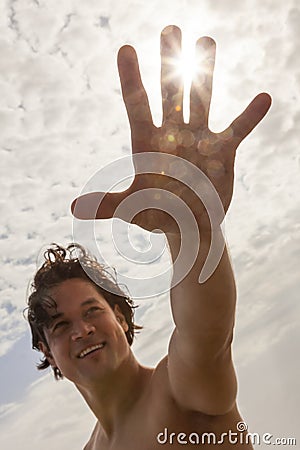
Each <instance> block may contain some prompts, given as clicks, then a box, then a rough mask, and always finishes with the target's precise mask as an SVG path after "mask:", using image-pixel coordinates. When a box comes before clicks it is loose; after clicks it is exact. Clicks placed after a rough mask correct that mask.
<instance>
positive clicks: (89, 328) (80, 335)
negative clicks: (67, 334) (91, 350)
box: [71, 320, 95, 341]
mask: <svg viewBox="0 0 300 450" xmlns="http://www.w3.org/2000/svg"><path fill="white" fill-rule="evenodd" d="M94 333H95V327H94V325H93V324H91V323H90V322H88V321H85V320H79V321H77V322H76V323H74V325H73V328H72V332H71V338H72V340H73V341H77V340H78V339H84V338H86V337H88V336H91V335H92V334H94Z"/></svg>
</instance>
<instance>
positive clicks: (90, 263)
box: [26, 244, 142, 380]
mask: <svg viewBox="0 0 300 450" xmlns="http://www.w3.org/2000/svg"><path fill="white" fill-rule="evenodd" d="M44 258H45V262H44V263H43V265H42V266H41V268H40V269H39V270H38V271H37V273H36V274H35V277H34V280H33V282H32V284H31V290H32V292H31V294H30V295H29V298H28V302H27V304H28V307H27V308H26V310H27V320H28V322H29V325H30V329H31V334H32V348H33V349H35V350H38V351H40V348H39V342H43V343H44V344H45V345H46V347H47V348H48V349H49V345H48V342H47V339H46V336H45V333H44V328H45V327H47V326H48V325H49V323H50V320H51V315H50V314H49V312H48V311H47V310H49V308H57V305H56V302H55V300H54V299H53V298H52V297H51V296H50V290H51V289H52V288H53V287H54V286H57V285H59V284H60V283H62V282H63V281H65V280H69V279H71V278H81V279H83V280H85V281H88V282H89V283H91V284H92V285H93V286H94V287H95V289H96V290H97V291H98V292H99V293H100V294H101V295H102V296H103V297H104V298H105V300H106V301H107V302H108V304H109V305H110V307H111V308H112V309H113V307H114V306H115V305H118V306H119V308H120V309H121V311H122V313H123V314H124V317H125V319H126V322H127V324H128V331H126V333H125V334H126V338H127V341H128V343H129V345H131V344H132V342H133V337H134V333H135V330H139V329H141V328H142V327H140V326H138V325H136V324H135V323H134V321H133V319H134V308H135V306H134V304H133V302H132V300H131V299H130V298H129V296H128V295H126V294H125V293H124V292H123V291H122V289H121V288H120V286H119V285H118V283H117V281H116V278H115V276H113V275H112V274H111V273H110V272H109V271H108V269H107V268H105V267H104V266H103V265H102V264H100V263H99V262H98V261H97V260H96V258H94V257H92V256H91V255H89V254H88V252H87V251H86V250H85V249H84V248H83V247H82V246H81V245H79V244H69V245H68V246H67V247H66V248H64V247H61V246H60V245H57V244H52V246H51V247H50V248H48V250H47V251H45V253H44ZM49 350H50V349H49ZM49 366H50V363H49V361H48V359H47V358H46V357H44V358H43V359H41V362H40V363H39V364H38V365H37V368H38V369H39V370H43V369H46V368H47V367H49ZM53 371H54V377H55V378H56V379H57V380H59V379H62V378H63V375H62V373H61V371H60V370H59V369H58V368H57V367H54V368H53Z"/></svg>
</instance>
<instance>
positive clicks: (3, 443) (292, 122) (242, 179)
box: [0, 0, 300, 450]
mask: <svg viewBox="0 0 300 450" xmlns="http://www.w3.org/2000/svg"><path fill="white" fill-rule="evenodd" d="M168 24H176V25H178V26H180V27H181V28H182V31H183V36H184V39H185V45H186V46H187V49H188V48H191V46H193V44H194V42H195V40H196V38H197V37H200V36H201V35H209V36H212V37H213V38H214V39H215V40H216V41H217V61H216V74H215V82H214V94H213V102H212V109H211V116H210V126H211V128H212V130H214V131H220V130H222V129H224V128H225V127H226V126H227V125H228V124H229V123H230V122H231V120H232V119H233V118H234V117H235V116H236V115H238V114H239V113H240V112H241V111H242V110H243V109H244V108H245V107H246V105H247V104H248V102H249V101H250V100H251V99H252V98H253V97H254V96H255V95H256V94H257V93H259V92H261V91H267V92H269V93H270V94H271V95H272V97H273V106H272V108H271V110H270V112H269V114H268V115H267V117H266V118H265V119H264V121H263V122H262V123H261V124H260V125H259V127H258V128H257V129H256V130H255V132H254V133H253V134H251V136H250V137H248V138H247V139H246V140H245V142H244V143H243V144H242V145H241V146H240V148H239V152H238V157H237V161H236V184H235V191H234V199H233V203H232V206H231V208H230V211H229V213H228V216H227V220H226V239H227V241H228V245H229V248H230V253H231V258H232V263H233V266H234V270H235V274H236V281H237V286H238V295H239V301H238V308H237V321H236V330H235V341H234V359H235V365H236V369H237V374H238V380H239V405H240V409H241V412H242V414H243V415H244V418H245V421H246V422H247V423H248V425H249V428H250V430H251V431H252V432H260V433H266V432H268V433H271V434H273V435H274V437H296V438H297V440H298V445H299V442H300V434H299V426H298V425H299V402H300V398H299V392H300V389H299V373H300V361H299V338H300V331H299V313H300V307H299V278H300V277H299V275H300V274H299V254H300V225H299V223H300V205H299V199H300V192H299V190H300V189H299V169H300V159H299V143H298V141H299V131H300V130H299V129H300V124H299V121H300V107H299V104H300V102H299V100H300V98H299V97H300V89H299V86H300V64H299V62H300V56H299V55H300V37H299V27H300V5H299V2H298V1H297V0H285V1H282V0H263V1H261V0H260V1H258V0H251V1H250V0H244V1H243V2H241V1H238V0H214V1H212V0H182V1H179V0H166V1H157V0H153V1H151V2H149V1H147V2H146V1H142V0H135V1H130V0H124V1H122V2H121V1H116V0H97V1H96V0H86V1H85V2H82V1H79V0H77V1H76V0H59V1H58V0H51V2H50V1H46V0H9V1H5V0H1V1H0V30H1V33H0V98H1V107H0V124H1V125H0V154H1V168H0V173H1V178H0V183H1V203H0V208H1V209H0V212H1V225H0V227H1V228H0V258H1V259H0V264H1V272H0V376H1V385H0V447H1V448H12V449H13V450H29V449H31V450H40V449H41V448H43V450H53V448H56V450H66V449H72V450H73V449H74V450H76V449H81V448H82V446H83V444H84V443H85V442H86V440H87V439H88V436H89V434H90V432H91V429H92V427H93V424H94V418H93V416H92V414H91V413H90V412H89V410H88V408H87V407H86V406H85V404H84V401H83V399H82V398H81V397H80V396H79V394H78V393H77V392H76V389H75V388H74V387H73V386H72V385H71V384H70V383H69V382H68V381H62V382H58V383H57V382H55V381H54V379H53V377H52V374H51V373H50V372H49V373H47V374H45V373H42V374H41V373H38V372H37V371H36V369H35V364H36V363H37V362H38V360H39V355H38V354H37V353H36V352H33V351H32V350H31V346H30V335H29V332H28V326H27V324H26V322H25V320H24V319H23V316H22V311H23V309H24V307H25V306H26V291H27V288H28V285H29V282H30V280H31V278H32V275H33V273H34V272H35V270H36V267H37V264H38V262H39V261H40V257H41V253H42V251H43V249H45V247H46V246H47V245H48V244H49V243H51V242H58V243H61V244H66V243H68V242H70V241H72V227H73V221H72V216H71V214H70V203H71V201H72V200H73V199H74V198H75V197H76V196H77V195H78V194H79V193H80V191H81V190H82V188H83V187H84V186H85V184H86V182H87V181H88V180H89V178H90V177H91V176H92V175H93V174H94V173H95V171H96V170H97V169H99V168H101V167H105V166H106V165H107V164H109V163H111V162H113V161H115V160H116V159H118V158H121V157H124V156H126V155H129V154H130V137H129V126H128V122H127V117H126V113H125V108H124V105H123V102H122V98H121V93H120V85H119V79H118V73H117V67H116V56H117V51H118V49H119V47H120V46H121V45H123V44H125V43H129V44H132V45H134V46H135V48H136V50H137V53H138V55H139V60H140V64H141V71H142V75H143V80H144V84H145V86H146V89H147V90H148V92H149V97H150V103H151V107H152V111H153V116H154V119H155V123H156V124H159V121H160V119H161V109H160V96H159V89H160V87H159V35H160V31H161V29H162V28H163V27H164V26H166V25H168ZM189 46H190V47H189ZM96 228H97V230H96V231H97V233H96V235H97V236H98V237H99V238H98V243H99V242H100V244H101V248H102V251H103V253H104V254H105V258H106V259H107V260H108V263H110V264H111V265H115V266H116V267H117V268H119V269H120V270H121V271H123V273H126V275H127V277H128V279H129V282H128V287H129V290H131V291H134V279H135V277H136V276H137V274H138V273H140V270H142V269H141V268H139V267H138V266H137V265H136V264H135V265H134V264H133V265H128V264H127V263H128V262H127V261H123V260H122V258H120V256H118V255H115V254H114V252H112V250H111V249H112V245H111V242H110V237H109V236H110V233H109V230H110V228H109V224H108V223H107V222H106V223H101V224H97V227H96ZM81 231H82V230H81ZM133 240H135V245H136V248H142V247H143V245H144V244H145V241H146V240H147V236H146V235H145V234H143V233H140V232H138V231H136V232H135V234H134V237H133ZM166 265H168V258H167V255H166V253H164V254H163V256H162V257H161V258H160V259H158V260H156V261H155V263H153V264H152V265H151V266H149V267H148V268H147V273H148V275H149V274H150V278H151V275H153V274H154V273H156V272H155V271H157V270H158V271H161V268H162V267H165V266H166ZM130 279H131V281H130ZM147 283H148V285H149V280H148V281H147ZM147 283H146V286H147ZM139 304H140V308H139V309H138V311H137V321H138V322H139V323H141V324H143V325H144V327H145V329H144V330H143V331H142V333H141V334H140V335H139V336H138V338H137V340H136V342H135V344H134V350H135V352H136V355H137V357H138V358H139V360H140V361H141V362H142V363H144V364H150V365H151V364H155V363H156V362H157V361H158V360H159V359H160V358H161V357H162V356H163V355H164V354H165V352H166V348H167V344H168V338H169V336H170V333H171V330H172V322H171V318H170V309H169V304H168V296H167V294H163V295H160V296H156V297H153V298H151V299H147V300H146V299H143V300H140V301H139ZM296 425H297V427H296ZM259 448H264V447H263V446H262V445H261V446H260V447H259ZM266 448H267V447H266Z"/></svg>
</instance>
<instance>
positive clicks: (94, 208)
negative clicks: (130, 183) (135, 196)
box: [71, 191, 127, 220]
mask: <svg viewBox="0 0 300 450" xmlns="http://www.w3.org/2000/svg"><path fill="white" fill-rule="evenodd" d="M126 197H127V192H126V191H124V192H117V193H106V192H90V193H89V194H84V195H81V196H80V197H78V198H76V199H75V200H74V201H73V202H72V205H71V211H72V214H73V216H74V217H76V218H77V219H81V220H93V219H110V218H112V217H113V216H114V214H115V210H116V208H117V207H118V206H119V204H120V203H121V202H122V201H123V200H124V199H125V198H126Z"/></svg>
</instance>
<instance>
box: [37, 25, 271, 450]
mask: <svg viewBox="0 0 300 450" xmlns="http://www.w3.org/2000/svg"><path fill="white" fill-rule="evenodd" d="M180 48H181V32H180V30H179V29H178V28H177V27H174V26H169V27H167V28H166V29H164V30H163V32H162V35H161V58H162V70H161V86H162V99H163V100H162V102H163V121H162V126H161V127H159V128H157V127H155V126H154V125H153V122H152V117H151V112H150V108H149V103H148V98H147V95H146V92H145V90H144V87H143V85H142V82H141V79H140V73H139V68H138V62H137V58H136V54H135V51H134V49H133V48H132V47H129V46H124V47H122V48H121V49H120V51H119V56H118V66H119V73H120V79H121V85H122V93H123V98H124V102H125V105H126V108H127V113H128V117H129V121H130V126H131V135H132V151H133V155H140V154H144V155H147V152H155V154H156V155H157V156H158V158H160V157H161V161H162V166H161V170H158V167H157V159H155V158H154V159H155V164H156V165H155V170H152V169H151V170H150V168H149V172H151V173H148V174H147V173H141V172H140V171H139V170H138V169H139V167H138V159H136V160H134V164H135V168H136V171H137V175H136V176H135V179H134V181H133V183H132V185H131V186H130V187H129V188H128V189H127V190H126V191H124V192H121V193H108V194H103V193H91V194H86V195H85V196H82V197H80V198H79V199H77V200H76V201H75V202H74V203H73V205H72V211H73V214H74V215H75V216H76V217H78V218H80V219H93V218H95V217H96V218H98V219H105V218H111V217H112V216H114V215H117V216H118V217H120V218H121V219H124V220H128V217H127V216H126V208H125V209H124V208H123V209H122V208H121V209H120V208H119V209H117V208H118V207H119V205H121V203H122V202H123V201H124V200H126V199H129V198H130V196H131V195H133V196H134V195H135V194H141V195H144V197H143V198H144V199H145V210H144V211H141V212H139V213H138V214H137V215H136V216H135V217H134V219H133V220H132V221H134V223H135V224H138V225H140V226H141V227H143V228H145V229H147V230H154V229H160V230H162V231H163V232H164V233H165V235H166V238H167V241H168V244H169V248H170V253H171V256H172V259H173V262H174V273H173V277H174V280H175V282H173V283H172V287H171V290H170V295H171V306H172V314H173V318H174V323H175V329H174V332H173V334H172V337H171V340H170V344H169V351H168V355H167V356H166V357H165V358H163V359H162V361H160V362H159V364H158V365H157V366H156V367H155V368H148V367H143V366H141V365H140V364H139V363H138V361H137V360H136V359H135V357H134V355H133V353H132V351H131V349H130V342H129V340H128V332H129V331H130V330H131V336H132V332H133V329H134V325H133V323H132V315H130V313H129V314H128V313H126V311H125V309H124V308H123V306H124V304H125V303H127V302H126V301H125V300H126V299H124V297H125V296H124V295H123V294H122V293H121V292H119V293H118V292H116V293H115V294H113V295H115V297H114V298H110V294H107V293H106V292H105V291H106V288H105V283H104V282H102V283H104V284H101V282H100V281H99V283H98V281H96V282H94V281H95V279H96V280H98V279H99V278H97V276H95V277H96V278H95V277H94V275H93V277H92V279H93V281H92V280H89V279H88V278H87V277H86V276H85V277H84V276H82V272H80V271H79V272H76V270H77V269H76V270H75V271H74V273H72V275H71V276H70V277H68V275H67V273H65V274H64V275H63V276H62V277H61V278H56V277H53V279H52V280H51V275H49V274H51V273H52V269H53V273H54V272H55V270H54V268H55V267H58V266H56V265H57V264H58V265H59V264H61V265H62V266H64V264H66V266H65V267H67V265H68V264H70V262H68V261H67V259H68V257H67V254H66V252H65V251H64V250H63V249H59V248H57V249H56V250H55V251H54V253H53V252H52V255H54V254H55V256H53V258H51V251H50V253H48V254H47V255H48V256H47V258H48V262H46V263H45V267H44V269H43V270H42V272H41V277H40V278H39V277H38V279H36V280H35V284H36V286H35V287H36V291H38V290H39V292H42V294H43V295H42V296H40V297H39V296H37V294H34V293H33V294H32V295H33V297H31V302H30V303H29V320H31V327H32V330H33V337H34V339H35V341H34V342H35V343H36V346H38V348H39V349H40V350H42V351H43V352H44V355H45V364H46V365H47V364H51V366H52V367H53V369H54V370H55V374H56V376H60V375H61V374H63V375H64V376H65V377H67V378H69V379H70V380H71V381H73V382H74V383H75V385H76V387H77V388H78V390H79V391H80V393H81V394H82V395H83V397H84V398H85V400H86V401H87V403H88V405H89V407H90V408H91V409H92V411H93V412H94V414H95V416H96V418H97V424H96V427H95V429H94V431H93V434H92V436H91V439H90V441H89V442H88V444H87V445H86V447H85V449H86V450H97V449H101V450H106V449H111V450H121V449H122V450H127V449H128V450H129V449H130V450H135V449H136V450H150V449H158V448H160V447H161V446H162V445H164V446H165V448H172V449H179V448H182V445H185V448H195V444H196V445H199V446H200V445H201V446H202V448H210V446H211V445H212V444H214V445H216V446H218V447H221V448H223V449H229V448H232V446H234V447H233V448H236V449H240V448H242V449H246V448H247V449H249V448H252V445H251V443H250V441H249V442H247V438H246V434H245V433H242V430H243V426H242V425H243V424H242V425H241V423H240V422H241V420H242V419H241V416H240V414H239V412H238V409H237V405H236V392H237V382H236V377H235V372H234V368H233V363H232V359H231V343H232V337H233V327H234V314H235V302H236V290H235V282H234V278H233V274H232V269H231V265H230V261H229V257H228V254H227V251H226V248H225V247H224V243H223V240H222V232H221V229H220V223H216V221H214V223H213V222H212V221H211V217H210V212H209V211H208V210H207V209H206V208H205V207H204V205H203V203H205V201H204V200H203V202H202V201H201V198H202V197H201V195H200V196H199V195H198V194H197V192H195V191H194V190H193V189H190V188H189V187H188V186H186V185H184V186H183V183H182V181H179V180H178V178H180V179H181V180H182V178H181V175H180V176H179V177H178V176H177V175H176V176H175V175H174V174H175V173H177V172H176V171H174V170H173V172H172V171H171V174H170V173H169V172H168V173H167V174H166V170H165V169H169V167H168V166H167V165H166V166H165V165H164V164H165V163H164V161H165V159H164V156H165V155H168V154H169V155H172V156H174V157H176V158H178V161H179V158H183V159H184V160H185V161H187V162H190V163H192V164H193V165H194V166H196V167H197V168H198V169H199V171H201V173H204V174H205V175H206V176H207V177H208V179H209V180H210V183H212V185H213V186H214V188H215V190H216V191H217V193H218V196H219V199H220V201H221V204H222V205H223V208H224V210H225V212H226V211H227V209H228V207H229V205H230V201H231V198H232V191H233V179H234V176H233V169H234V159H235V152H236V149H237V147H238V145H239V144H240V143H241V141H242V140H243V139H244V138H245V137H246V136H247V135H248V134H249V133H250V132H251V131H252V129H253V128H254V127H255V126H256V125H257V124H258V123H259V122H260V121H261V120H262V118H263V117H264V115H265V114H266V113H267V111H268V109H269V107H270V104H271V99H270V97H269V95H267V94H264V93H263V94H260V95H258V96H257V97H256V98H255V99H254V100H253V101H252V102H251V103H250V105H249V106H248V107H247V109H246V110H245V111H244V112H243V113H242V114H241V115H240V116H239V117H238V118H237V119H235V120H234V121H233V123H232V124H231V125H230V126H229V127H228V128H227V129H226V130H225V131H224V132H222V133H212V132H211V131H210V130H209V128H208V115H209V107H210V100H211V90H212V76H213V67H214V59H215V43H214V41H213V40H212V39H210V38H208V37H204V38H201V39H199V40H198V42H197V46H196V59H197V60H199V61H200V60H201V67H200V65H199V70H198V72H197V73H196V75H195V79H194V81H193V83H192V87H191V96H190V119H189V123H185V122H184V120H183V112H182V98H183V87H182V80H181V77H180V76H179V75H178V74H176V73H175V72H174V64H173V58H175V57H177V56H178V55H179V54H180ZM146 161H147V159H146ZM149 161H150V162H151V158H150V160H149ZM180 161H182V160H180ZM175 166H176V167H177V169H178V167H179V166H178V165H176V164H175ZM189 167H190V166H188V167H187V166H185V167H183V169H182V170H183V172H186V171H187V172H188V171H189ZM173 169H174V167H173ZM190 170H192V169H190ZM172 175H174V176H172ZM192 179H193V180H192V181H193V182H194V181H195V180H194V177H192ZM200 181H201V180H200ZM200 181H199V183H200V186H201V182H200ZM202 181H203V180H202ZM199 183H198V185H199ZM203 186H204V185H203ZM157 189H159V190H160V192H167V193H170V196H169V197H167V199H168V198H169V200H170V203H171V202H172V201H173V200H174V196H176V198H178V197H180V198H181V199H182V200H183V202H184V203H185V205H186V207H187V208H188V210H189V211H190V212H192V214H193V217H194V222H189V218H188V215H187V214H185V211H186V209H184V208H183V207H182V203H180V202H179V203H178V204H177V205H178V212H179V216H178V217H180V220H179V221H178V220H177V221H176V220H174V218H172V217H171V215H172V214H170V212H169V210H167V208H166V209H164V208H162V207H161V203H159V199H160V197H159V196H158V197H157V192H158V191H157ZM171 194H172V195H171ZM203 198H204V197H203ZM100 199H101V204H100ZM164 204H165V203H164ZM99 205H100V206H99ZM147 205H148V206H147ZM149 205H151V206H150V207H149ZM156 205H157V207H156ZM147 207H148V208H149V209H146V208H147ZM181 207H182V208H183V209H182V211H181ZM210 207H211V205H210ZM212 208H214V206H212ZM124 211H125V212H124ZM176 214H177V212H176ZM178 217H177V218H176V219H178ZM191 223H193V226H191ZM199 235H200V241H201V242H200V245H199V246H198V244H199ZM213 236H214V239H216V242H218V246H219V247H218V248H219V249H221V253H220V261H219V263H218V264H217V265H216V267H214V268H213V270H211V272H210V273H209V274H208V275H209V276H208V277H207V278H206V280H205V281H204V282H202V283H199V274H200V273H201V270H202V268H203V267H204V264H205V261H206V259H207V257H208V254H209V250H210V245H211V241H212V238H213ZM183 240H185V241H186V242H190V244H191V245H190V247H188V248H190V254H189V253H185V255H184V257H179V254H180V250H181V248H180V246H181V242H183ZM195 248H196V249H197V251H196V254H195V256H192V253H193V251H194V249H195ZM59 255H60V256H59ZM189 255H190V257H189ZM51 259H52V262H51ZM71 259H72V258H71ZM75 259H76V258H75ZM83 259H84V258H83ZM74 264H75V263H74ZM71 265H72V263H71ZM77 265H80V264H78V261H77ZM183 266H184V267H183ZM186 267H188V268H189V269H190V270H189V271H186V272H188V273H187V274H186V276H185V277H181V274H182V273H183V272H184V271H185V269H184V268H186ZM43 271H44V272H45V271H46V272H47V273H48V275H47V277H48V276H49V277H50V278H49V280H48V278H47V280H48V281H47V282H46V281H45V280H43V276H42V275H43ZM68 271H71V269H67V270H66V272H68ZM186 272H184V273H186ZM100 278H101V277H100ZM176 280H179V281H178V282H177V281H176ZM47 283H48V284H47ZM101 286H102V287H103V290H101V289H102V287H101ZM108 290H110V288H108ZM122 295H123V303H122V302H121V303H120V302H119V301H116V298H118V297H119V298H121V297H122ZM41 299H42V300H41ZM124 302H125V303H124Z"/></svg>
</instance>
